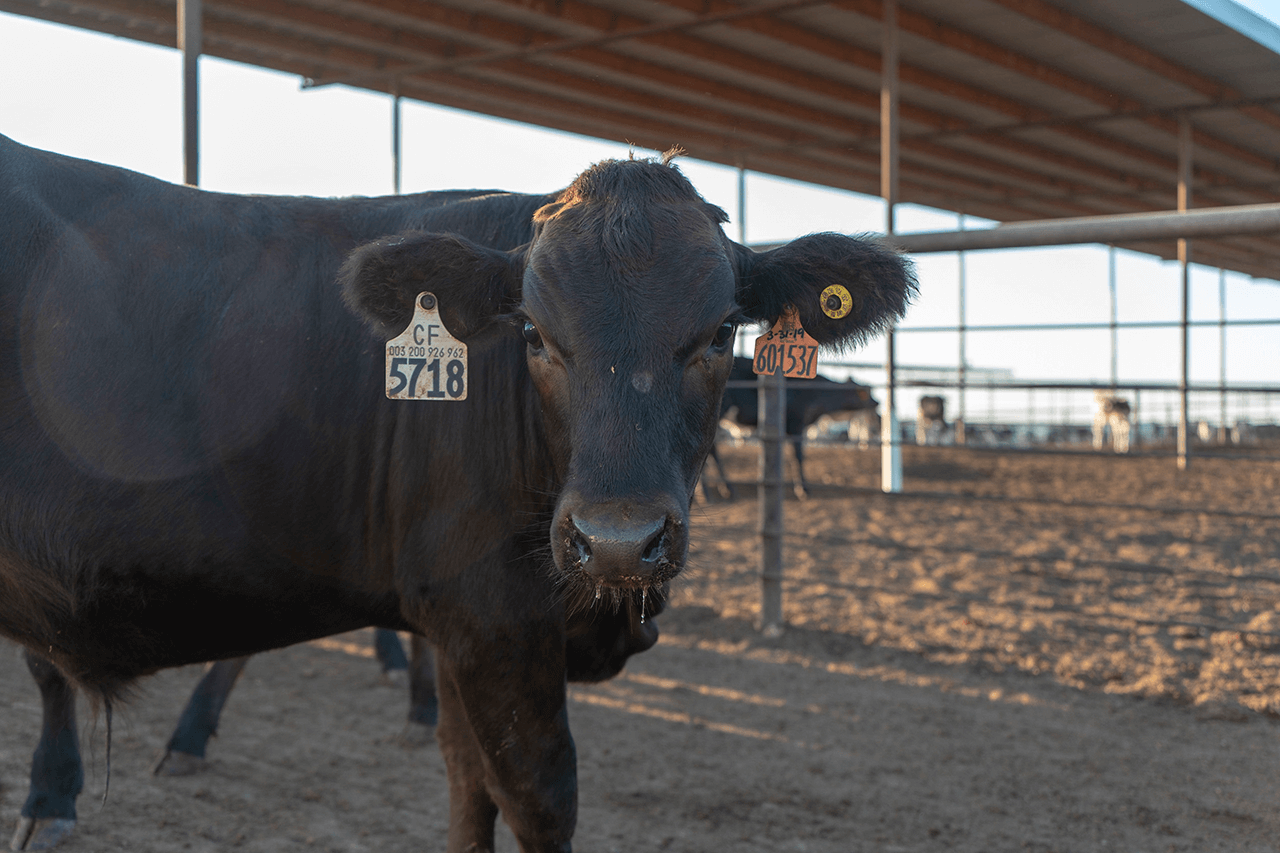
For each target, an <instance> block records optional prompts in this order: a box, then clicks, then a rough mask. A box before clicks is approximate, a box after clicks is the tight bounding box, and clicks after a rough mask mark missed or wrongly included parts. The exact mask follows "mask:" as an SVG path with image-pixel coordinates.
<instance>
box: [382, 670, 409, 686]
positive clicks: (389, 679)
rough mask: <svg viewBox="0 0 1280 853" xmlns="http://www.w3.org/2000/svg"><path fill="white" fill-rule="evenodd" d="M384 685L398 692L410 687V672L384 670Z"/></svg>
mask: <svg viewBox="0 0 1280 853" xmlns="http://www.w3.org/2000/svg"><path fill="white" fill-rule="evenodd" d="M382 683H383V684H388V685H390V686H392V687H394V688H396V689H397V690H399V689H402V688H405V687H408V686H409V670H407V669H384V670H383V671H382Z"/></svg>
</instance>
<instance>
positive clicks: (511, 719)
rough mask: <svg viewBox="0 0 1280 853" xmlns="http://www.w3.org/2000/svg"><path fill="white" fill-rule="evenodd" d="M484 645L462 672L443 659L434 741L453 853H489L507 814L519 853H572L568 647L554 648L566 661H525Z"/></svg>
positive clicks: (499, 645) (439, 659)
mask: <svg viewBox="0 0 1280 853" xmlns="http://www.w3.org/2000/svg"><path fill="white" fill-rule="evenodd" d="M526 636H527V635H526ZM486 645H487V646H488V647H487V648H485V649H483V650H478V649H477V650H474V651H472V652H471V653H469V654H467V655H466V658H467V660H468V661H469V663H465V664H464V663H462V662H460V661H459V660H456V659H454V658H453V657H452V656H451V655H450V654H449V653H448V652H447V651H442V652H441V653H440V654H438V655H437V656H436V667H437V684H438V689H439V694H440V725H439V726H438V728H437V730H436V737H437V739H438V740H439V742H440V751H441V752H442V753H443V754H444V758H445V763H446V765H447V767H448V772H449V846H448V851H449V853H490V851H492V850H493V823H494V819H495V817H496V816H497V814H498V810H499V808H500V809H501V812H502V815H503V817H504V818H505V820H506V822H507V825H508V826H510V827H511V831H512V832H513V833H514V835H515V837H516V840H517V842H518V843H519V845H520V850H521V851H522V853H568V851H569V850H570V849H571V847H570V838H571V837H572V836H573V829H574V825H575V823H576V821H577V808H578V802H577V801H578V790H577V788H578V785H577V767H576V756H575V753H574V747H573V738H572V737H571V736H570V734H569V719H568V713H567V709H566V707H565V688H564V667H563V646H564V644H563V639H561V640H559V642H558V643H557V644H556V645H557V646H558V648H559V650H560V652H561V653H560V654H556V653H555V651H556V649H555V648H552V649H547V648H542V649H536V651H537V652H540V653H541V654H534V651H535V650H534V649H529V650H528V653H526V654H518V653H516V652H515V651H514V649H515V648H517V647H518V643H517V641H515V640H513V639H512V638H507V639H506V640H505V641H502V642H495V643H492V644H486ZM544 655H545V656H544ZM548 658H550V660H551V661H559V663H560V666H559V668H558V669H555V668H553V667H550V666H549V665H548ZM478 661H483V662H485V663H477V662H478Z"/></svg>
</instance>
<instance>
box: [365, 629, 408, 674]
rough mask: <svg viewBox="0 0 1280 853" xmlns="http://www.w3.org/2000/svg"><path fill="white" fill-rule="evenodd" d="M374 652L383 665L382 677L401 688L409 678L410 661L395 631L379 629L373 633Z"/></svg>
mask: <svg viewBox="0 0 1280 853" xmlns="http://www.w3.org/2000/svg"><path fill="white" fill-rule="evenodd" d="M373 651H374V654H376V655H377V656H378V663H380V664H382V675H383V676H384V677H385V678H386V679H387V681H389V682H391V683H392V684H394V685H396V686H397V687H398V686H401V685H403V684H404V682H405V680H406V679H407V678H408V673H409V659H408V658H406V657H405V656H404V646H402V645H400V637H399V636H397V635H396V632H395V631H390V630H388V629H386V628H378V629H376V630H375V631H374V632H373Z"/></svg>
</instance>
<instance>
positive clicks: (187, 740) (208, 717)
mask: <svg viewBox="0 0 1280 853" xmlns="http://www.w3.org/2000/svg"><path fill="white" fill-rule="evenodd" d="M248 662H249V657H248V656H245V657H242V658H230V659H228V660H220V661H217V662H215V663H212V664H210V665H209V669H208V670H207V671H206V672H205V674H204V678H202V679H200V683H199V684H197V685H196V689H195V690H194V691H192V693H191V698H190V699H189V700H187V707H186V708H184V709H183V711H182V716H181V717H179V718H178V726H177V728H175V729H174V730H173V735H172V736H171V737H170V738H169V743H168V745H166V746H165V750H164V755H162V756H160V760H159V761H157V762H156V766H155V768H154V769H153V770H152V772H153V773H155V774H156V775H157V776H190V775H191V774H192V773H197V772H199V771H200V770H201V769H203V768H204V751H205V747H206V746H207V745H208V743H209V738H210V737H212V736H213V735H215V734H217V733H218V718H219V717H220V716H221V715H222V706H223V705H224V704H226V701H227V697H228V696H229V695H230V694H231V688H232V687H235V684H236V679H238V678H239V677H240V673H241V672H242V671H243V670H244V665H245V664H246V663H248Z"/></svg>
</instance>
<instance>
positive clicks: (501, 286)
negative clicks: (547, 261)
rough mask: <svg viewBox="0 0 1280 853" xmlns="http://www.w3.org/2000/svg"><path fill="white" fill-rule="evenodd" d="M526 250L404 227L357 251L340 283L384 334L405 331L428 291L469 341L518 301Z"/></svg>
mask: <svg viewBox="0 0 1280 853" xmlns="http://www.w3.org/2000/svg"><path fill="white" fill-rule="evenodd" d="M524 257H525V249H524V247H521V248H519V249H514V250H512V251H510V252H500V251H498V250H496V249H490V248H488V247H486V246H480V245H478V244H476V243H472V242H471V241H470V240H467V239H465V238H463V237H459V236H458V235H456V234H430V233H425V232H417V233H411V234H401V235H398V236H395V237H384V238H382V239H380V240H376V241H374V242H372V243H367V244H365V245H363V246H361V247H359V248H358V249H356V250H355V251H353V252H352V253H351V256H350V257H349V258H347V262H346V263H345V264H343V265H342V269H341V270H340V271H339V272H338V283H339V284H340V285H341V287H342V298H343V299H344V300H345V301H346V303H347V306H348V307H350V308H351V310H352V311H354V312H355V313H356V314H358V315H360V316H361V317H363V318H364V319H365V320H366V321H367V322H369V323H370V324H371V325H373V326H374V327H375V328H376V329H377V330H378V331H379V332H380V333H381V334H382V335H383V336H384V337H386V338H392V337H395V336H396V335H398V334H400V332H402V331H404V329H405V327H406V326H408V325H409V321H410V320H411V319H412V318H413V305H414V300H415V299H416V298H417V296H418V294H419V293H422V292H423V291H430V292H431V293H434V294H435V295H436V299H437V301H438V302H439V305H440V318H441V319H442V320H443V321H444V324H445V328H447V329H448V330H449V331H450V332H451V333H452V334H453V335H454V336H456V337H458V338H459V339H461V340H464V341H465V340H466V339H467V338H468V337H471V336H473V335H475V334H476V333H477V332H479V331H480V330H481V329H483V328H484V327H485V326H487V325H488V324H489V323H490V322H492V321H493V319H494V318H495V317H497V316H500V315H503V314H507V313H509V312H510V311H511V309H512V308H513V307H514V306H515V305H516V304H517V303H518V302H519V300H520V281H521V279H522V277H523V275H524Z"/></svg>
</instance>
